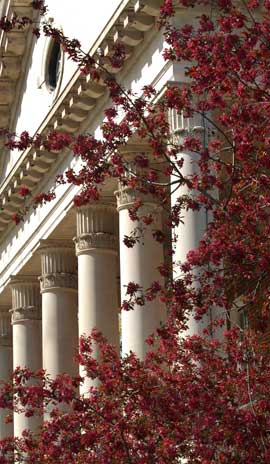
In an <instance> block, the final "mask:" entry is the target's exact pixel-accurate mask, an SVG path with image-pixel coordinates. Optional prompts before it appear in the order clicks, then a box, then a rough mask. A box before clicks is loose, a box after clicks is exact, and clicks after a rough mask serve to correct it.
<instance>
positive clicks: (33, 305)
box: [9, 275, 41, 324]
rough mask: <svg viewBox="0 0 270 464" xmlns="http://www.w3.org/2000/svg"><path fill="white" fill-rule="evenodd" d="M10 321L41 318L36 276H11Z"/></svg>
mask: <svg viewBox="0 0 270 464" xmlns="http://www.w3.org/2000/svg"><path fill="white" fill-rule="evenodd" d="M9 285H10V286H11V294H12V309H11V310H10V313H11V323H12V324H15V323H19V322H24V321H26V320H41V295H40V289H39V282H38V277H37V276H30V275H18V276H11V278H10V283H9Z"/></svg>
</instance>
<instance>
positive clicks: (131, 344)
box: [116, 188, 166, 359]
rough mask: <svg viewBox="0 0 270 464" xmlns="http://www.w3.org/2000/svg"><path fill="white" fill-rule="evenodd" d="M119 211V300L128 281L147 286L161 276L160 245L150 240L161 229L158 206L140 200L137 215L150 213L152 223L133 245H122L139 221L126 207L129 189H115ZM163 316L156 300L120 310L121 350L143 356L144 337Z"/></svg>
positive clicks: (130, 200)
mask: <svg viewBox="0 0 270 464" xmlns="http://www.w3.org/2000/svg"><path fill="white" fill-rule="evenodd" d="M116 195H117V199H118V211H119V239H120V277H121V299H122V301H123V300H125V299H126V298H127V296H126V290H127V285H128V283H129V282H134V283H136V284H139V285H140V286H141V287H143V289H144V290H145V289H147V288H149V287H150V285H151V284H152V283H153V282H154V281H159V282H160V283H161V284H162V283H163V282H162V278H161V276H160V274H159V272H158V266H159V265H160V264H161V263H163V260H164V256H163V246H162V244H160V243H158V242H157V241H155V240H154V238H153V235H152V229H159V230H161V229H162V221H161V209H160V207H158V206H157V205H155V204H153V203H147V202H144V203H143V206H142V208H141V209H140V210H139V211H140V214H141V215H145V214H149V213H152V214H153V216H154V218H155V223H154V224H153V225H152V227H146V228H145V230H144V233H143V237H142V238H141V239H140V241H139V243H136V244H135V245H134V246H133V248H128V247H127V246H126V245H125V244H124V237H125V236H126V235H127V236H129V235H131V234H132V232H133V231H134V229H135V228H136V227H139V228H142V227H143V225H142V223H141V221H140V220H138V221H132V220H131V219H130V216H129V211H128V209H129V208H130V207H131V206H132V204H133V201H134V192H133V191H131V190H130V189H125V188H123V189H120V190H119V191H118V192H116ZM165 318H166V313H165V308H164V306H163V305H162V304H161V303H160V302H159V301H158V300H157V299H156V300H154V301H152V302H145V304H144V306H135V307H134V309H133V310H131V311H122V352H123V354H124V355H125V354H127V353H129V352H130V351H133V352H135V353H136V354H137V355H138V356H139V357H140V358H141V359H143V358H144V356H145V354H146V352H147V349H148V345H147V344H146V343H145V340H146V338H147V337H148V336H149V335H150V334H151V333H153V332H154V331H155V330H156V329H157V328H158V327H159V326H160V325H161V324H162V322H164V320H165Z"/></svg>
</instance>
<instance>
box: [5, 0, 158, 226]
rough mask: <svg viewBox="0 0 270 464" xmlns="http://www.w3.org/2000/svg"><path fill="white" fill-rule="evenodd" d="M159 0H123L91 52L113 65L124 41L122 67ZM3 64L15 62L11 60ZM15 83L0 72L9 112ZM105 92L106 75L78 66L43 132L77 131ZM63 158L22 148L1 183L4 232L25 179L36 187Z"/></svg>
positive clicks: (149, 23)
mask: <svg viewBox="0 0 270 464" xmlns="http://www.w3.org/2000/svg"><path fill="white" fill-rule="evenodd" d="M19 2H20V1H19V0H12V4H14V5H15V4H19ZM25 2H26V4H27V5H28V4H30V3H31V2H30V0H25ZM160 5H161V0H143V1H142V0H137V1H136V2H134V0H122V2H121V3H120V5H119V7H118V9H117V10H116V12H115V14H114V15H113V17H112V20H111V21H110V22H109V23H108V25H107V26H106V29H105V30H104V31H103V32H102V33H101V35H100V36H99V38H98V39H97V40H96V42H95V44H94V45H93V47H92V48H91V50H90V51H89V54H90V56H92V57H93V58H94V59H95V60H96V61H97V62H101V64H102V65H103V67H104V68H107V69H108V70H111V69H110V63H109V62H108V56H109V55H110V53H111V52H112V50H113V49H114V47H115V45H118V44H123V45H124V46H126V47H128V54H127V59H126V60H125V63H123V67H122V68H119V69H113V72H120V71H121V69H123V68H124V67H125V66H126V63H127V62H128V59H129V57H130V56H132V54H133V50H136V48H138V47H139V46H141V43H142V42H143V40H144V37H145V33H147V32H148V31H150V29H152V28H153V26H154V25H155V18H156V16H158V14H159V8H160ZM11 34H12V32H11ZM5 36H6V34H5ZM20 37H21V36H20ZM20 40H21V38H20ZM17 42H18V41H17ZM19 42H20V41H19ZM19 42H18V43H19ZM13 43H14V42H13ZM20 43H21V42H20ZM10 44H12V41H10ZM15 68H16V66H15ZM15 68H14V69H15ZM3 69H11V68H10V66H9V67H6V68H3ZM14 72H15V71H14ZM13 87H14V82H13V81H9V80H8V81H7V80H6V79H5V78H1V76H0V90H1V97H2V99H3V98H6V99H7V102H8V103H7V105H8V108H9V111H8V112H6V113H7V114H9V113H10V104H11V103H10V100H11V93H12V94H13V93H14V92H13V90H12V89H13ZM10 92H11V93H10ZM105 93H106V87H105V85H104V83H103V82H102V79H101V80H100V81H99V82H98V83H97V82H95V81H94V80H93V79H92V78H91V75H90V74H87V75H82V73H81V71H80V70H78V71H76V73H75V74H74V76H73V77H72V79H71V80H70V82H69V84H68V85H67V87H66V88H65V90H64V91H63V92H62V93H61V95H60V96H59V97H58V98H57V100H56V101H55V102H54V104H53V106H52V108H51V110H50V111H49V113H48V116H47V118H46V119H45V120H44V122H43V123H42V125H41V127H39V129H38V132H39V134H41V135H45V133H46V132H47V131H48V130H49V129H50V128H54V129H55V130H59V131H62V130H65V131H67V132H69V133H75V132H78V131H79V129H80V124H81V123H83V122H84V121H86V120H87V118H89V111H90V110H92V109H94V108H95V107H96V106H97V104H98V100H99V99H100V98H102V97H104V95H105ZM58 158H59V151H55V152H53V151H52V152H50V153H48V152H47V151H46V150H44V149H40V150H38V151H37V150H35V149H34V148H32V147H31V148H28V149H27V150H25V151H24V152H23V153H22V155H21V156H20V158H19V160H18V162H17V163H16V165H14V167H13V168H12V169H11V171H10V172H9V174H8V175H7V176H6V178H5V180H4V181H3V183H2V185H1V188H0V198H1V203H2V204H1V207H2V211H1V214H0V232H1V231H4V230H6V226H7V223H10V222H11V216H12V214H14V213H15V212H16V211H19V210H20V207H21V199H20V197H19V195H18V190H19V188H20V185H27V187H28V188H29V189H30V190H31V191H32V190H34V189H35V188H36V187H37V185H38V183H39V182H40V181H41V179H42V178H43V177H44V175H45V174H46V173H47V172H49V170H50V167H51V165H52V163H53V162H55V161H56V160H57V159H58Z"/></svg>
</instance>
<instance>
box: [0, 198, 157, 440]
mask: <svg viewBox="0 0 270 464" xmlns="http://www.w3.org/2000/svg"><path fill="white" fill-rule="evenodd" d="M117 200H118V211H119V229H120V230H119V239H120V246H119V251H120V281H121V299H124V298H125V296H126V286H127V284H128V283H129V282H131V281H134V282H136V283H138V284H139V285H140V286H142V287H143V288H147V287H148V286H149V285H150V284H151V283H152V282H153V281H154V280H160V279H159V278H160V276H159V274H158V271H157V267H158V265H159V264H160V263H162V261H163V247H162V245H161V244H159V243H157V242H155V241H154V240H153V238H152V235H151V233H150V231H147V232H146V233H145V235H144V238H143V241H141V242H138V243H136V244H135V246H134V247H133V248H127V247H126V246H125V245H124V244H123V238H124V236H125V235H128V234H129V233H130V232H131V231H132V230H133V229H134V227H136V226H138V225H139V224H138V222H139V221H137V222H136V223H135V224H134V222H133V221H132V220H131V219H130V217H129V214H128V209H129V208H130V207H131V202H132V201H134V194H133V192H132V191H131V190H128V189H122V190H120V191H119V192H117ZM144 208H146V210H148V211H150V209H151V208H153V205H151V204H146V205H145V206H144ZM155 216H156V217H157V224H156V225H155V227H156V228H157V227H159V228H160V227H161V210H158V211H157V213H156V215H155ZM117 223H118V221H117V216H116V214H115V207H114V205H113V203H110V202H109V201H108V202H107V201H104V202H103V203H102V204H101V203H100V204H95V205H91V206H87V207H82V208H80V209H78V211H77V237H76V238H75V239H74V241H75V249H76V255H77V258H76V255H75V253H74V246H73V245H72V243H68V242H66V241H62V240H42V241H41V245H40V248H39V250H38V252H39V254H40V256H41V271H42V272H41V276H40V277H38V276H24V275H19V276H14V277H11V281H10V285H11V290H12V309H11V310H10V308H2V309H1V312H0V326H1V324H2V333H0V378H1V379H3V380H8V379H9V377H10V374H11V371H12V370H13V369H15V368H16V367H17V366H20V367H28V368H29V369H30V370H33V371H34V370H37V369H39V368H41V367H43V368H44V369H45V370H46V371H47V373H48V374H49V375H50V376H52V377H55V376H56V375H57V374H60V373H63V372H66V373H68V374H70V375H77V373H78V366H77V365H76V364H75V363H74V361H73V357H74V354H75V351H76V350H77V349H78V338H79V336H81V335H83V334H86V335H87V334H89V333H90V332H91V330H92V329H93V328H98V329H99V330H101V331H102V333H103V334H104V335H105V336H106V337H107V338H108V340H109V342H110V343H112V344H113V345H115V346H116V348H117V349H118V350H119V346H120V333H119V332H120V331H119V311H118V308H119V303H120V301H119V296H118V281H119V263H118V243H117V242H118V234H117ZM9 313H11V326H12V332H13V333H11V326H10V315H9ZM164 318H165V309H164V307H162V306H161V305H160V304H159V303H157V302H155V303H153V302H146V304H145V306H144V307H143V308H142V307H140V306H138V307H136V306H135V308H134V310H133V311H129V312H124V313H123V315H122V321H121V328H122V330H121V332H122V352H123V354H126V353H129V352H130V350H132V351H134V352H135V353H136V354H137V355H138V356H139V357H140V358H143V357H144V355H145V353H146V346H147V345H146V344H145V339H146V338H147V336H148V335H149V334H150V333H152V332H153V331H154V330H155V329H156V328H157V327H158V326H159V325H160V323H161V321H162V320H164ZM12 336H13V342H12ZM93 355H94V356H96V357H97V356H98V353H97V352H95V351H94V353H93ZM12 357H13V366H12ZM80 374H81V375H82V376H84V372H83V368H82V367H81V368H80ZM90 385H91V381H90V379H89V380H88V381H86V382H84V385H83V387H82V391H81V393H82V394H86V393H87V391H88V389H89V387H90ZM0 422H1V424H0V434H1V436H0V438H3V436H6V435H7V434H9V433H10V426H7V425H5V424H4V412H3V414H2V416H0ZM40 423H41V419H40V418H38V417H30V418H27V417H25V416H24V414H14V435H15V436H20V435H21V433H22V431H23V430H25V429H30V430H32V431H35V430H37V429H38V426H39V425H40Z"/></svg>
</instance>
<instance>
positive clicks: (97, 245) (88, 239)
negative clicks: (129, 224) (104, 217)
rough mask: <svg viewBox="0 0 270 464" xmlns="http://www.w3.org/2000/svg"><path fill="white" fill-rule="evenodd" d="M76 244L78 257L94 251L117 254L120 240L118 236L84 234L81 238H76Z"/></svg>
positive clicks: (102, 233) (98, 233) (93, 233)
mask: <svg viewBox="0 0 270 464" xmlns="http://www.w3.org/2000/svg"><path fill="white" fill-rule="evenodd" d="M74 242H75V245H76V255H77V256H79V255H80V254H83V253H84V252H86V251H90V250H93V249H100V250H104V251H108V250H110V251H114V252H117V243H118V240H117V237H116V235H112V234H108V233H105V232H92V233H89V234H82V235H80V237H77V238H74Z"/></svg>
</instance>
